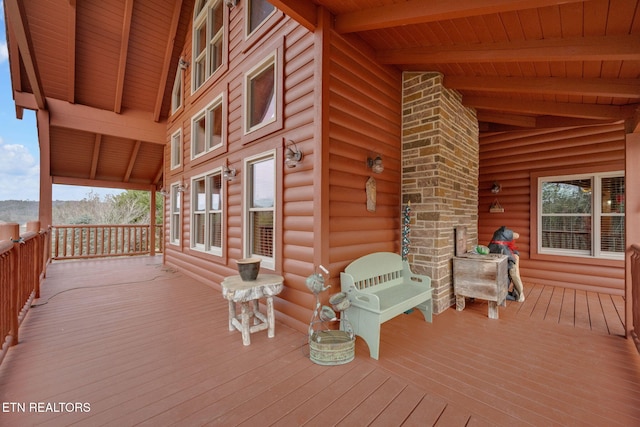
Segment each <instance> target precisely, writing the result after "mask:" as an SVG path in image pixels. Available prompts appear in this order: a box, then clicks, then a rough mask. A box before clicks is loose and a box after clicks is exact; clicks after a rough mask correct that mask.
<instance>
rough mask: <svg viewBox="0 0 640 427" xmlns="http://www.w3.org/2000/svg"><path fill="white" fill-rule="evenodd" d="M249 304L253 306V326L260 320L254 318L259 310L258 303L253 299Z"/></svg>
mask: <svg viewBox="0 0 640 427" xmlns="http://www.w3.org/2000/svg"><path fill="white" fill-rule="evenodd" d="M251 303H252V304H253V316H254V317H253V324H254V325H257V324H258V323H260V319H258V318H257V317H255V313H257V312H258V310H259V308H258V304H259V301H258V300H257V299H254V300H253V301H251Z"/></svg>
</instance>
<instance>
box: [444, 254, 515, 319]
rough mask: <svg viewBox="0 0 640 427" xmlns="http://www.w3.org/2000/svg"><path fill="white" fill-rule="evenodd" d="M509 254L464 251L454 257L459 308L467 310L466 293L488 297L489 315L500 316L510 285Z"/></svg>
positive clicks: (454, 290)
mask: <svg viewBox="0 0 640 427" xmlns="http://www.w3.org/2000/svg"><path fill="white" fill-rule="evenodd" d="M507 270H508V258H507V256H506V255H499V254H488V255H479V254H464V255H461V256H457V257H454V258H453V292H454V293H455V295H456V309H457V310H458V311H462V310H464V306H465V300H464V299H465V297H469V298H479V299H484V300H487V301H489V313H488V316H489V318H490V319H497V318H498V305H505V299H506V297H507V292H508V288H509V273H508V271H507Z"/></svg>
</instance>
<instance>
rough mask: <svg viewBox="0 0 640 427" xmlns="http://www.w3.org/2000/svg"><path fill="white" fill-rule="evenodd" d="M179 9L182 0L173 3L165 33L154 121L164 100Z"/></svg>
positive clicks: (158, 116) (160, 111) (156, 119)
mask: <svg viewBox="0 0 640 427" xmlns="http://www.w3.org/2000/svg"><path fill="white" fill-rule="evenodd" d="M181 10H182V1H175V2H174V3H173V14H172V17H171V27H170V28H169V34H167V44H166V45H165V49H164V59H163V61H162V72H161V74H160V82H159V84H158V92H157V93H156V103H155V107H154V109H153V120H154V121H156V122H157V121H159V120H160V114H161V113H162V101H163V100H164V94H165V90H166V88H167V80H168V79H169V69H170V68H169V67H170V66H171V57H172V56H173V49H174V42H175V39H176V33H177V32H178V23H179V21H180V11H181ZM176 66H177V64H176Z"/></svg>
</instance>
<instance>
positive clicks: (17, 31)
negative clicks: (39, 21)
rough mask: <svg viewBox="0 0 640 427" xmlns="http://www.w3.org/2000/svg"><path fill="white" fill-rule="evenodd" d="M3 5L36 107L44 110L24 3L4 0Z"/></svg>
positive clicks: (44, 105)
mask: <svg viewBox="0 0 640 427" xmlns="http://www.w3.org/2000/svg"><path fill="white" fill-rule="evenodd" d="M4 5H5V13H6V15H7V17H6V21H10V22H11V23H12V25H11V28H12V29H13V35H14V37H15V38H16V42H17V44H18V48H19V52H20V58H21V59H22V62H23V64H24V68H25V71H26V72H27V76H28V78H29V84H30V85H31V90H32V91H33V95H34V96H35V100H36V103H37V104H38V108H39V109H42V110H44V109H45V108H46V106H47V101H46V99H45V95H44V89H43V87H42V79H41V77H40V72H39V70H38V64H37V61H36V56H35V50H34V48H33V41H32V40H31V33H30V31H29V23H28V22H27V16H26V12H25V10H24V4H23V2H21V1H18V0H5V2H4Z"/></svg>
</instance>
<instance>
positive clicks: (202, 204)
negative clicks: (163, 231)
mask: <svg viewBox="0 0 640 427" xmlns="http://www.w3.org/2000/svg"><path fill="white" fill-rule="evenodd" d="M191 189H192V190H191V197H192V199H191V205H192V206H191V211H192V214H191V215H192V217H191V234H192V237H191V247H192V248H193V249H195V250H199V251H203V252H208V253H212V254H214V255H218V256H220V255H222V219H223V218H222V203H223V194H222V171H221V170H220V169H218V170H216V171H214V172H211V173H209V174H206V175H202V176H199V177H196V178H193V179H192V180H191Z"/></svg>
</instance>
